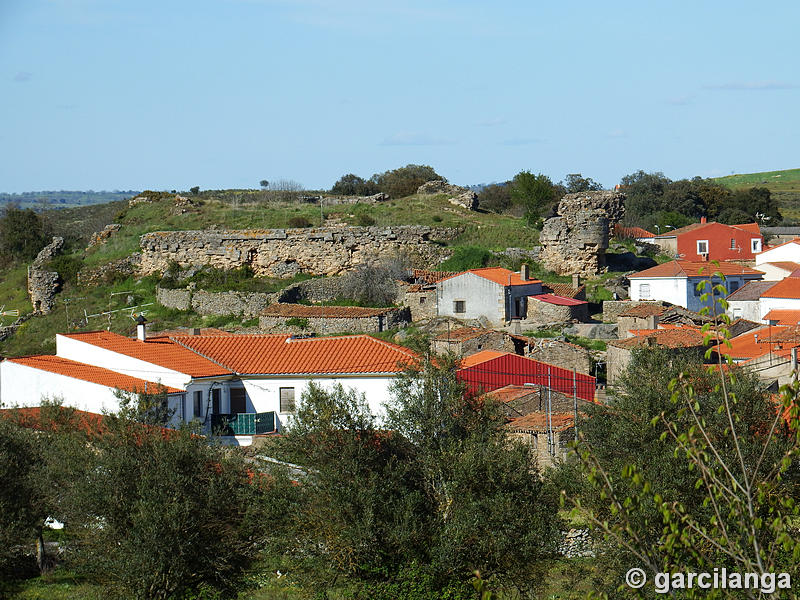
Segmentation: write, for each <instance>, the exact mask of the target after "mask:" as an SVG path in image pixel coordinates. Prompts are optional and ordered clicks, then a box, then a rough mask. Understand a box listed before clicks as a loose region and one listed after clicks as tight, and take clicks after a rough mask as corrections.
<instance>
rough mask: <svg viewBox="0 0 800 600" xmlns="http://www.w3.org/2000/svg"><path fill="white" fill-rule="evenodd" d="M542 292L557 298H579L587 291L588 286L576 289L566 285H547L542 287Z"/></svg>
mask: <svg viewBox="0 0 800 600" xmlns="http://www.w3.org/2000/svg"><path fill="white" fill-rule="evenodd" d="M542 290H543V291H544V292H545V293H552V294H555V295H556V296H564V297H565V298H577V297H578V296H580V295H581V294H582V293H583V292H584V291H585V290H586V286H585V285H581V286H578V287H576V288H574V287H572V286H571V285H569V284H566V283H545V284H544V285H542Z"/></svg>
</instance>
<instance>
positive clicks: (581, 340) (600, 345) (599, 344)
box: [565, 335, 607, 351]
mask: <svg viewBox="0 0 800 600" xmlns="http://www.w3.org/2000/svg"><path fill="white" fill-rule="evenodd" d="M565 337H566V339H567V341H568V342H569V343H570V344H575V345H576V346H581V347H583V348H586V349H587V350H603V351H605V350H606V348H607V345H606V342H604V341H603V340H593V339H591V338H585V337H581V336H579V335H567V336H565Z"/></svg>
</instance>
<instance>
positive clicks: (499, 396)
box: [486, 384, 539, 404]
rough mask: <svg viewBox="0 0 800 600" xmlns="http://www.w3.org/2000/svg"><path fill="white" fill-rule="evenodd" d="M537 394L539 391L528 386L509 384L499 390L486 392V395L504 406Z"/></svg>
mask: <svg viewBox="0 0 800 600" xmlns="http://www.w3.org/2000/svg"><path fill="white" fill-rule="evenodd" d="M538 393H539V390H538V389H537V388H536V387H533V386H530V385H511V384H509V385H506V386H503V387H501V388H497V389H496V390H492V391H491V392H486V395H487V396H489V397H491V398H494V399H495V400H497V401H498V402H502V403H503V404H506V403H508V402H513V401H514V400H519V399H520V398H525V397H527V396H530V395H533V394H538Z"/></svg>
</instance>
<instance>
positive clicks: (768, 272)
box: [756, 261, 800, 281]
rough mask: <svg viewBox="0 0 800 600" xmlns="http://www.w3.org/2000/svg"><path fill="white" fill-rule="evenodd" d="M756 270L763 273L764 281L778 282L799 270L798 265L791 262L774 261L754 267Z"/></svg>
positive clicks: (799, 265) (799, 264)
mask: <svg viewBox="0 0 800 600" xmlns="http://www.w3.org/2000/svg"><path fill="white" fill-rule="evenodd" d="M756 269H757V270H758V271H761V272H762V273H764V281H780V280H781V279H785V278H786V277H789V275H791V274H792V273H794V272H795V271H798V270H800V263H796V262H792V261H776V262H768V263H761V264H760V265H756Z"/></svg>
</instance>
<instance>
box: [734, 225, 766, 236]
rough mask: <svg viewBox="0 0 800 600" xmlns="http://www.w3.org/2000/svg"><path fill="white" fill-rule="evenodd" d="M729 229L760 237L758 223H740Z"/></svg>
mask: <svg viewBox="0 0 800 600" xmlns="http://www.w3.org/2000/svg"><path fill="white" fill-rule="evenodd" d="M731 227H735V228H736V229H741V230H742V231H747V232H748V233H752V234H754V235H761V227H759V225H758V223H741V224H739V225H731Z"/></svg>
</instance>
